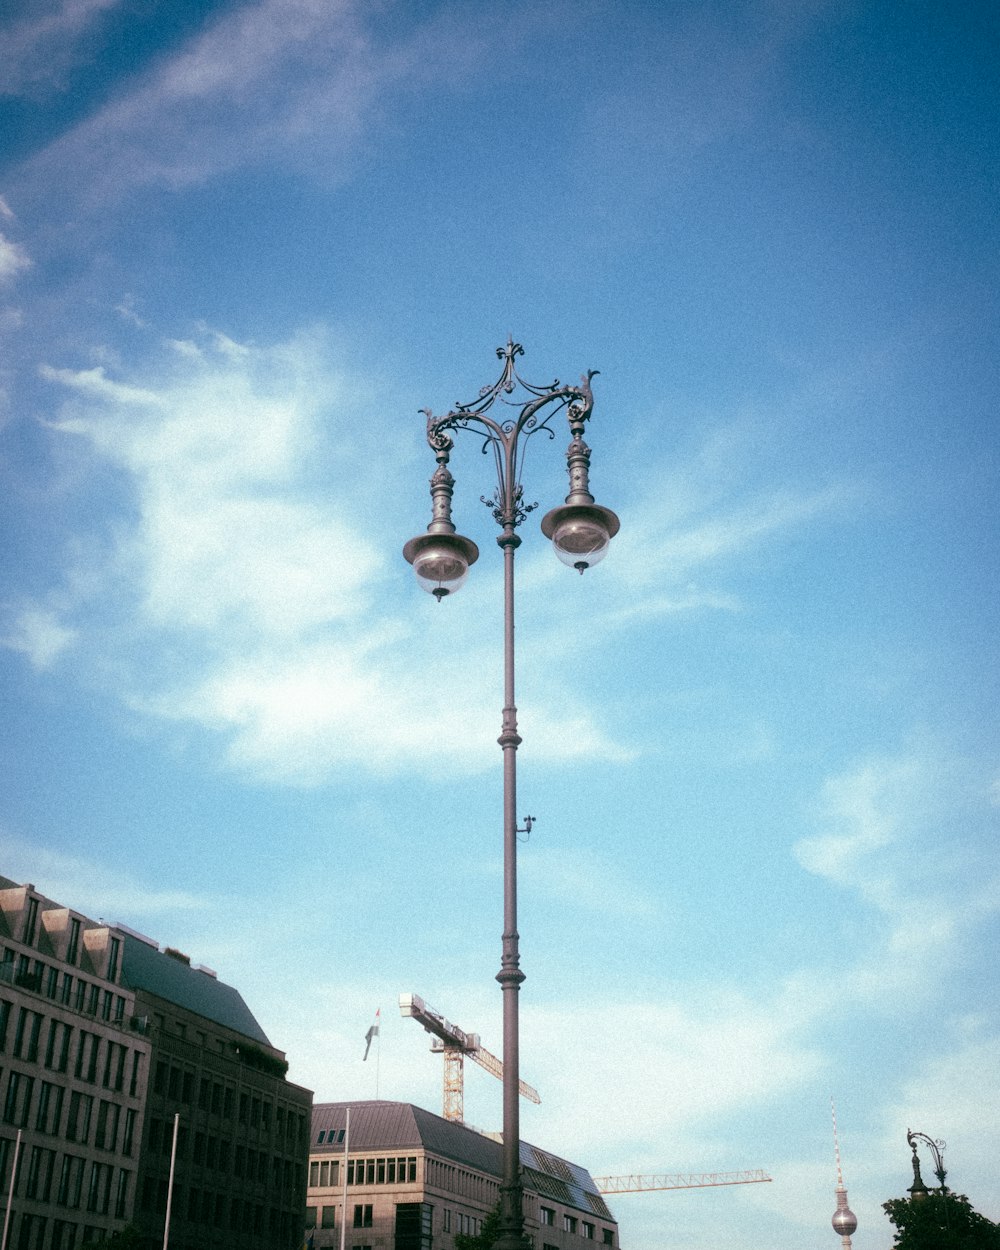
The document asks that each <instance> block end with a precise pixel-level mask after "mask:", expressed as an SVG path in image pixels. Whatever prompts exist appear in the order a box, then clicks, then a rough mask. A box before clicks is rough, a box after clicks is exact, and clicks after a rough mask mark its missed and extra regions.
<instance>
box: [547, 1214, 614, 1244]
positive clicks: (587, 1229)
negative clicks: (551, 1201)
mask: <svg viewBox="0 0 1000 1250" xmlns="http://www.w3.org/2000/svg"><path fill="white" fill-rule="evenodd" d="M538 1222H539V1224H541V1225H542V1227H546V1226H547V1227H549V1228H553V1227H554V1226H555V1222H556V1213H555V1211H554V1210H553V1208H552V1207H541V1206H540V1207H539V1208H538ZM562 1226H563V1232H564V1233H576V1234H578V1235H579V1236H580V1237H582V1238H583V1239H584V1241H594V1240H595V1238H596V1233H597V1229H596V1227H595V1225H594V1224H592V1223H591V1222H590V1220H581V1219H579V1218H578V1217H577V1216H575V1215H570V1214H569V1212H568V1211H566V1212H563V1217H562ZM602 1231H603V1238H602V1240H603V1244H604V1245H606V1246H613V1245H614V1241H615V1235H614V1232H613V1230H612V1229H610V1228H605V1229H603V1230H602Z"/></svg>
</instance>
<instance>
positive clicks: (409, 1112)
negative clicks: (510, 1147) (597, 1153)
mask: <svg viewBox="0 0 1000 1250" xmlns="http://www.w3.org/2000/svg"><path fill="white" fill-rule="evenodd" d="M348 1111H350V1117H349V1120H348V1114H347V1113H348ZM521 1166H522V1177H523V1182H524V1216H525V1232H526V1233H527V1235H528V1238H529V1241H530V1243H531V1246H532V1247H533V1250H588V1247H597V1246H611V1247H618V1225H617V1224H616V1222H615V1219H614V1216H613V1215H612V1214H611V1212H610V1210H609V1209H608V1207H607V1205H606V1203H605V1201H604V1198H603V1197H602V1196H601V1194H600V1193H598V1191H597V1187H596V1186H595V1185H594V1182H593V1179H592V1178H591V1176H590V1173H589V1172H587V1170H586V1169H585V1168H582V1167H580V1166H579V1165H578V1164H575V1163H570V1162H568V1161H567V1160H565V1159H561V1158H559V1157H558V1156H556V1155H552V1154H549V1153H548V1152H546V1151H543V1150H540V1149H539V1148H538V1147H536V1146H532V1145H530V1144H529V1143H527V1142H522V1143H521ZM501 1172H502V1158H501V1148H500V1145H499V1143H498V1142H497V1141H496V1140H495V1139H494V1138H492V1137H487V1136H484V1135H483V1134H481V1133H477V1132H475V1131H474V1130H473V1129H470V1128H466V1127H465V1125H463V1124H458V1123H455V1122H453V1121H450V1120H444V1119H442V1118H441V1117H440V1116H436V1115H433V1114H432V1113H431V1112H429V1111H424V1110H423V1109H422V1108H420V1107H415V1106H412V1105H411V1104H410V1103H398V1102H383V1101H373V1102H352V1103H321V1104H317V1105H316V1106H315V1107H313V1114H312V1137H311V1141H310V1146H309V1190H308V1195H307V1200H306V1244H307V1245H311V1246H312V1247H313V1250H334V1248H335V1247H339V1246H340V1244H341V1221H342V1219H343V1211H344V1206H345V1178H346V1209H347V1228H346V1230H345V1237H344V1245H345V1248H346V1250H431V1247H433V1250H453V1248H454V1245H455V1238H456V1236H458V1235H459V1234H463V1233H464V1234H472V1235H474V1234H476V1233H478V1232H479V1231H480V1229H481V1227H482V1223H483V1221H484V1220H485V1219H486V1217H487V1216H488V1215H489V1213H490V1211H492V1209H493V1208H494V1207H495V1206H496V1204H497V1201H498V1199H499V1196H500V1176H501Z"/></svg>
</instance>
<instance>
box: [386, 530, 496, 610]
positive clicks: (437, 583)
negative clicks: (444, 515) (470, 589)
mask: <svg viewBox="0 0 1000 1250" xmlns="http://www.w3.org/2000/svg"><path fill="white" fill-rule="evenodd" d="M403 555H404V557H405V558H406V559H407V560H408V561H409V562H410V564H412V565H413V572H414V574H415V575H416V578H417V582H418V583H419V584H420V585H421V586H422V587H423V589H424V590H426V591H427V592H428V593H429V594H432V595H433V596H434V598H435V599H437V601H438V603H440V602H441V600H442V599H443V598H444V597H445V596H446V595H451V594H454V593H455V591H456V590H458V589H459V588H460V587H461V586H462V585H463V583H464V582H465V579H466V578H467V577H468V576H469V567H470V565H473V564H475V562H476V561H477V560H478V559H479V548H478V547H477V546H476V544H475V543H474V542H473V541H472V540H471V539H470V538H463V537H462V535H461V534H421V535H419V537H417V538H411V539H410V541H409V542H408V543H407V544H406V546H405V547H404V548H403Z"/></svg>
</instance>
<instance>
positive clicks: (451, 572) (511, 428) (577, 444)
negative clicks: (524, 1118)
mask: <svg viewBox="0 0 1000 1250" xmlns="http://www.w3.org/2000/svg"><path fill="white" fill-rule="evenodd" d="M523 355H524V349H523V348H522V347H521V345H520V344H519V343H515V342H513V340H512V339H508V340H507V345H506V346H505V347H498V348H497V356H498V357H499V359H500V360H502V361H503V371H502V372H501V374H500V377H499V378H498V379H497V381H496V382H494V383H493V385H492V386H486V387H483V389H482V390H481V391H480V392H479V396H478V398H476V399H474V400H472V401H471V402H470V403H467V404H458V405H456V407H455V408H454V409H452V411H451V412H449V413H447V414H446V415H445V416H443V417H435V416H434V415H433V414H432V413H431V411H430V409H423V410H422V411H423V412H424V414H425V416H426V417H427V442H428V443H429V444H430V447H431V450H432V451H433V452H434V457H435V459H436V460H437V464H438V467H437V470H436V471H435V473H434V475H433V477H432V478H431V522H430V524H429V525H428V526H427V532H426V533H424V534H420V535H419V536H418V537H416V538H411V539H410V541H409V542H408V543H407V544H406V546H405V547H404V548H403V555H404V556H405V557H406V559H407V560H408V561H409V562H410V564H412V565H413V571H414V573H415V574H416V577H417V581H418V582H419V583H420V585H421V586H422V587H423V588H424V589H425V590H427V591H429V593H430V594H432V595H433V596H434V597H435V598H436V599H437V601H438V602H439V603H440V602H441V600H442V599H444V598H446V597H447V596H448V595H450V594H453V593H454V592H455V591H456V590H458V588H459V587H460V586H461V585H462V583H463V582H464V581H465V579H466V577H467V576H468V572H469V568H470V566H471V565H473V564H474V563H475V562H476V560H477V559H478V558H479V548H478V547H477V546H476V544H475V543H474V542H473V541H472V540H471V539H469V538H464V537H463V536H462V535H461V534H459V533H457V532H456V530H455V526H454V524H453V523H452V519H451V500H452V495H453V492H454V486H455V479H454V478H453V477H452V475H451V472H450V471H449V469H448V461H449V458H450V454H451V450H452V447H453V446H454V441H453V439H452V437H451V433H452V431H454V430H460V429H472V431H473V433H474V434H475V435H476V436H477V437H479V438H481V439H482V440H483V443H482V451H483V453H484V454H485V453H486V452H487V450H491V451H492V452H493V460H494V466H495V468H496V474H497V487H496V490H495V492H494V494H493V496H492V497H491V498H489V499H487V498H486V497H482V502H483V503H485V504H486V505H487V506H488V507H489V508H490V509H491V511H492V513H493V517H494V519H495V520H496V522H497V524H498V525H499V526H500V533H499V534H498V535H497V543H498V544H499V546H500V548H501V550H502V551H503V558H504V706H503V713H502V721H501V730H500V737H499V738H498V739H497V741H498V742H499V744H500V747H501V749H502V751H503V848H504V872H503V917H504V928H503V946H502V959H501V965H500V971H499V972H498V973H497V977H496V979H497V980H498V981H499V982H500V986H501V990H502V993H503V1181H502V1184H501V1188H500V1236H499V1239H498V1240H497V1242H496V1243H495V1250H524V1246H525V1237H524V1212H523V1209H522V1187H521V1164H520V1142H521V1130H520V1123H519V1107H518V1101H517V1100H518V1083H519V1079H520V1078H519V1056H518V992H519V989H520V985H521V982H522V981H523V980H524V973H523V972H522V971H521V968H520V955H519V952H518V932H517V816H516V807H517V767H516V762H517V748H518V746H519V745H520V742H521V738H520V737H519V735H518V732H517V708H516V707H515V705H514V552H515V551H516V550H517V548H518V547H519V546H520V544H521V539H520V536H519V535H518V534H517V532H516V531H517V527H518V526H519V525H520V524H521V522H522V521H523V520H524V519H525V517H526V516H527V515H528V513H529V512H533V511H534V510H535V508H537V507H538V505H537V503H532V504H526V503H525V502H524V496H523V491H522V487H521V470H522V468H523V465H524V454H525V450H526V448H527V443H528V440H529V438H530V437H531V436H532V435H533V434H538V433H539V432H540V431H542V430H544V431H545V432H546V434H547V435H548V437H549V438H550V439H552V438H554V437H555V431H554V430H552V429H551V428H550V426H549V422H550V421H551V419H552V418H553V417H554V416H555V415H556V414H557V413H558V412H561V411H563V410H565V412H566V417H567V420H568V422H569V430H570V436H571V441H570V444H569V449H568V450H567V452H566V462H567V469H568V472H569V494H568V495H567V496H566V501H565V503H564V504H562V505H561V506H560V507H557V508H553V509H552V511H551V512H549V513H547V514H546V516H545V517H543V519H542V533H543V534H545V536H546V537H547V538H550V539H551V540H552V543H553V546H554V547H555V551H556V555H557V556H558V557H559V559H560V560H562V561H563V562H564V563H565V564H568V565H570V567H572V568H574V569H577V570H578V571H579V572H580V573H583V572H584V571H585V570H586V569H588V568H590V566H591V565H594V564H596V563H597V562H598V561H599V560H601V559H603V558H604V556H605V554H606V553H607V549H608V544H609V543H610V542H611V539H612V538H613V537H614V536H615V534H617V532H618V525H619V522H618V518H617V517H616V516H615V514H614V513H613V512H611V511H610V510H609V509H607V508H602V507H600V505H598V504H596V503H595V502H594V497H593V495H591V493H590V486H589V469H590V448H589V447H588V446H587V444H586V443H585V442H584V441H583V431H584V426H585V425H586V422H587V421H588V420H589V418H590V414H591V411H592V409H593V406H594V399H593V395H592V394H591V389H590V380H591V378H592V377H593V376H594V373H593V372H588V373H587V374H585V375H584V376H583V377H582V378H581V379H580V382H579V384H578V385H577V386H562V385H560V383H559V382H558V380H557V381H555V382H553V383H552V384H551V385H550V386H532V385H531V384H529V383H527V382H525V381H524V379H523V378H522V377H521V376H520V375H519V374H518V372H517V370H516V368H515V364H516V360H517V357H518V356H523ZM518 387H520V388H521V390H522V391H523V392H525V393H526V394H527V398H526V399H524V400H521V401H518V400H513V399H510V398H509V396H511V395H512V394H513V393H514V392H515V391H516V390H517V388H518ZM496 403H500V404H503V405H505V406H506V407H508V408H509V409H510V415H509V416H502V415H498V414H496V413H495V414H494V415H493V416H491V415H488V414H489V413H490V410H491V409H492V408H493V406H494V404H496Z"/></svg>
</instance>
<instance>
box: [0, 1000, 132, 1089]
mask: <svg viewBox="0 0 1000 1250" xmlns="http://www.w3.org/2000/svg"><path fill="white" fill-rule="evenodd" d="M13 1014H14V1013H13V1004H12V1003H10V1002H8V1001H7V999H4V998H0V1054H3V1053H4V1052H5V1051H6V1050H7V1044H8V1041H10V1043H11V1046H10V1053H11V1055H12V1056H13V1057H14V1058H15V1059H23V1060H24V1061H25V1062H26V1063H38V1062H39V1060H41V1062H42V1064H43V1066H44V1067H46V1068H47V1069H48V1070H49V1071H50V1072H68V1071H69V1070H70V1054H71V1051H72V1050H73V1043H74V1036H75V1038H76V1052H75V1056H74V1063H73V1075H74V1076H75V1077H76V1078H77V1080H79V1081H86V1082H88V1083H89V1084H91V1085H94V1084H96V1083H97V1076H98V1073H100V1074H101V1084H102V1085H103V1087H104V1088H105V1089H112V1090H115V1091H117V1092H119V1093H120V1092H121V1091H122V1090H123V1089H124V1087H125V1073H126V1068H127V1067H128V1054H129V1047H127V1046H125V1045H123V1044H122V1043H121V1042H113V1041H111V1040H110V1039H109V1038H101V1037H99V1036H98V1035H97V1034H96V1033H91V1032H89V1031H88V1030H87V1029H77V1028H74V1026H73V1025H71V1024H67V1023H66V1022H65V1021H64V1020H56V1019H50V1018H48V1017H46V1016H43V1015H42V1013H41V1012H40V1011H33V1010H32V1009H31V1008H30V1007H21V1008H19V1010H18V1013H17V1022H16V1024H15V1027H14V1028H13V1030H12V1029H11V1028H10V1021H11V1017H12V1016H13ZM46 1020H48V1029H47V1030H46V1029H45V1023H46ZM11 1034H12V1036H11ZM43 1034H44V1039H45V1040H44V1046H43V1044H42V1037H43ZM102 1060H103V1062H102ZM141 1070H142V1051H139V1050H135V1051H132V1063H131V1067H129V1068H128V1073H129V1094H130V1095H131V1096H132V1097H134V1096H135V1094H136V1092H137V1090H138V1087H139V1074H140V1072H141Z"/></svg>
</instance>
